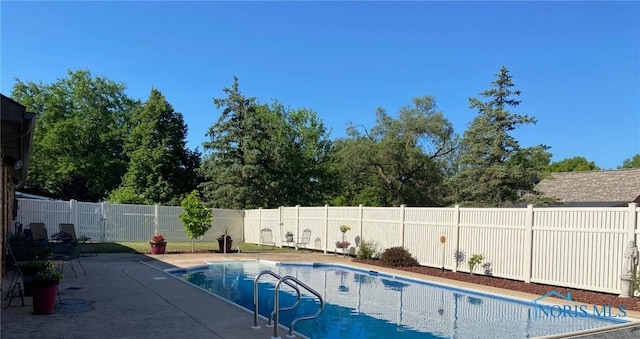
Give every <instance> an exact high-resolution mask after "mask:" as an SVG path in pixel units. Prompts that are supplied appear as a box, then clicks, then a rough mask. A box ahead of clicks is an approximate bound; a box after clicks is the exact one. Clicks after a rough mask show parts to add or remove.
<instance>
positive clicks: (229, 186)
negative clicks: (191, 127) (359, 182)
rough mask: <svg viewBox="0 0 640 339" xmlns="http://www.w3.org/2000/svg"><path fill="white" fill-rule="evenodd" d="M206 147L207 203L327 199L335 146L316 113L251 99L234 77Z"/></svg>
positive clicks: (224, 204) (252, 204) (219, 104)
mask: <svg viewBox="0 0 640 339" xmlns="http://www.w3.org/2000/svg"><path fill="white" fill-rule="evenodd" d="M223 91H224V92H225V93H226V95H227V97H225V98H219V99H214V103H215V105H216V107H217V108H224V109H223V112H222V114H221V115H220V118H219V119H218V120H217V122H216V123H215V124H213V125H212V126H211V127H210V128H209V131H208V132H207V136H209V137H210V141H207V142H205V143H204V151H205V157H204V159H203V162H202V165H201V167H200V172H201V173H202V175H203V176H204V177H205V181H204V182H203V183H202V184H201V187H202V189H203V193H204V197H205V200H206V201H207V202H208V203H209V204H210V205H211V206H213V207H219V208H234V209H243V208H257V207H267V208H273V207H276V206H279V205H293V204H317V203H320V202H322V201H323V200H324V201H326V200H328V198H327V196H328V195H329V193H328V192H329V191H330V190H332V189H333V187H334V186H335V185H331V184H330V183H331V175H330V164H331V158H330V156H331V154H330V153H331V142H330V141H329V139H328V137H327V132H326V130H325V128H324V126H323V124H322V122H321V121H320V120H319V119H318V118H317V116H316V115H315V113H314V112H313V111H310V110H307V109H298V110H289V109H286V108H285V107H284V106H283V105H281V104H279V103H278V102H274V103H273V104H272V105H271V106H269V105H264V104H259V103H257V102H256V100H255V98H249V97H246V96H245V95H244V94H242V93H241V92H240V90H239V84H238V79H237V78H234V83H233V86H232V87H231V88H224V89H223Z"/></svg>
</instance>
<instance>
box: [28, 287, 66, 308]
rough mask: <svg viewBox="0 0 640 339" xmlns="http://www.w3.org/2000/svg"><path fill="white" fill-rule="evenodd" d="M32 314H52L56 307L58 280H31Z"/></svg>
mask: <svg viewBox="0 0 640 339" xmlns="http://www.w3.org/2000/svg"><path fill="white" fill-rule="evenodd" d="M32 283H33V313H35V314H52V313H53V312H54V310H55V307H56V297H57V296H58V284H59V283H60V281H59V280H33V281H32Z"/></svg>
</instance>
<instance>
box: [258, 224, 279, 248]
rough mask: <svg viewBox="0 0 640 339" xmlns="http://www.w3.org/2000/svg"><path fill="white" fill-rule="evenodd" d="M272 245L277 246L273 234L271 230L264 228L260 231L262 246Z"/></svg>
mask: <svg viewBox="0 0 640 339" xmlns="http://www.w3.org/2000/svg"><path fill="white" fill-rule="evenodd" d="M265 244H271V246H275V245H276V242H275V241H273V232H272V231H271V229H270V228H266V227H265V228H263V229H261V230H260V245H265Z"/></svg>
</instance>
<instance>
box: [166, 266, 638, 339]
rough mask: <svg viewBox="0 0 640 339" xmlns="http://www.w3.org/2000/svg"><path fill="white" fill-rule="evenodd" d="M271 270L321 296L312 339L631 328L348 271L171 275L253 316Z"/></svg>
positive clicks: (267, 293)
mask: <svg viewBox="0 0 640 339" xmlns="http://www.w3.org/2000/svg"><path fill="white" fill-rule="evenodd" d="M265 269H268V270H272V271H274V272H276V273H278V274H279V275H281V276H284V275H291V276H294V277H296V278H298V279H299V280H300V281H302V282H304V283H305V284H307V285H309V286H311V287H313V288H314V289H315V290H316V291H318V292H319V293H320V294H321V295H322V296H323V298H324V300H325V308H324V310H323V311H322V314H321V315H320V316H319V317H318V318H316V319H314V320H310V321H302V322H300V323H298V324H297V325H296V327H295V329H296V331H297V332H299V333H301V334H303V335H305V336H308V337H310V338H381V337H384V338H399V337H402V338H403V339H404V338H530V337H538V336H544V335H553V334H561V333H568V332H573V331H579V330H586V329H594V328H600V327H604V326H610V325H616V324H620V323H624V322H626V320H624V319H621V318H608V317H593V316H575V317H574V316H546V317H539V316H537V315H536V314H534V313H535V310H534V308H535V307H534V304H533V303H531V302H526V301H520V300H516V299H508V298H505V297H498V296H494V295H489V294H483V293H478V292H475V291H468V290H463V289H458V288H452V287H447V286H444V285H438V284H433V283H428V282H424V281H420V280H415V279H410V278H405V277H400V276H392V275H387V274H378V273H377V272H373V271H365V270H360V269H355V268H350V267H347V266H343V265H333V264H289V263H272V262H264V261H260V262H258V261H233V262H222V263H211V264H210V265H207V266H200V267H195V268H190V269H175V270H169V272H170V273H171V274H173V275H175V276H177V277H179V278H181V279H184V280H185V281H187V282H189V283H191V284H193V285H195V286H198V287H200V288H202V289H204V290H207V291H209V292H211V293H213V294H216V295H218V296H219V297H222V298H224V299H227V300H229V301H231V302H234V303H236V304H238V305H240V306H242V307H244V308H246V309H248V310H252V309H253V279H254V278H255V276H256V275H258V274H259V273H260V272H261V271H263V270H265ZM275 283H276V280H275V279H273V278H270V277H269V278H267V277H266V276H265V277H263V278H262V279H261V280H260V283H259V295H260V302H259V306H260V309H259V313H260V314H261V315H263V316H267V317H268V315H269V314H270V313H271V311H272V310H273V289H274V285H275ZM282 291H283V292H282V294H281V296H280V299H281V302H280V304H281V306H287V305H291V304H293V303H294V301H295V294H294V292H293V291H292V290H290V289H288V288H284V289H282ZM318 305H319V302H318V300H317V298H315V297H313V296H312V295H311V294H308V293H303V301H302V302H301V304H300V306H299V307H298V308H297V309H296V310H295V311H283V312H281V315H280V320H281V321H280V323H282V324H285V326H288V324H290V323H291V321H292V320H293V319H294V318H296V317H297V316H299V315H309V314H313V313H315V312H316V311H317V309H318ZM550 314H551V315H553V312H550ZM251 325H252V324H247V326H251ZM284 334H285V333H282V335H284Z"/></svg>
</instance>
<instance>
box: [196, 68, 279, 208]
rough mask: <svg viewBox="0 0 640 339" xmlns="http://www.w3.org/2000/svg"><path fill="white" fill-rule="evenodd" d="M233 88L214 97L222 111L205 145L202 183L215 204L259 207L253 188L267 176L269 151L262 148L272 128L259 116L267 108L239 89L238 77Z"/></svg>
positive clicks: (218, 205) (213, 204) (235, 206)
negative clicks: (261, 108) (266, 126)
mask: <svg viewBox="0 0 640 339" xmlns="http://www.w3.org/2000/svg"><path fill="white" fill-rule="evenodd" d="M233 80H234V81H233V85H232V86H231V88H224V89H223V92H224V93H225V94H226V95H227V97H226V98H215V99H213V102H214V104H215V106H216V108H217V109H220V108H223V107H224V109H223V111H222V114H221V115H220V117H219V118H218V120H217V121H216V123H215V124H213V125H212V126H211V127H210V128H209V130H208V131H207V134H206V135H207V136H208V137H210V141H207V142H205V143H204V144H203V145H204V152H205V154H204V159H203V162H202V165H201V167H200V168H201V170H200V172H201V173H202V175H203V176H204V178H205V180H204V182H203V183H202V184H201V187H202V189H203V194H204V198H205V201H207V202H208V203H209V204H210V205H212V206H213V207H218V208H232V209H243V208H253V207H260V206H261V201H260V199H259V198H258V199H256V197H255V195H254V193H255V191H254V189H256V188H259V187H260V186H261V184H262V183H263V181H262V180H264V178H265V164H264V161H267V160H268V157H267V154H265V153H264V152H263V149H262V148H261V147H260V145H262V144H267V145H269V144H270V142H269V140H270V137H269V135H268V132H269V130H270V129H269V128H267V129H266V130H265V128H264V125H263V124H262V123H261V121H260V119H261V118H263V117H264V113H265V112H264V111H263V110H260V107H259V106H258V105H257V104H256V102H255V98H248V97H246V96H245V95H244V94H242V93H241V92H240V86H239V83H238V78H237V77H234V79H233Z"/></svg>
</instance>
